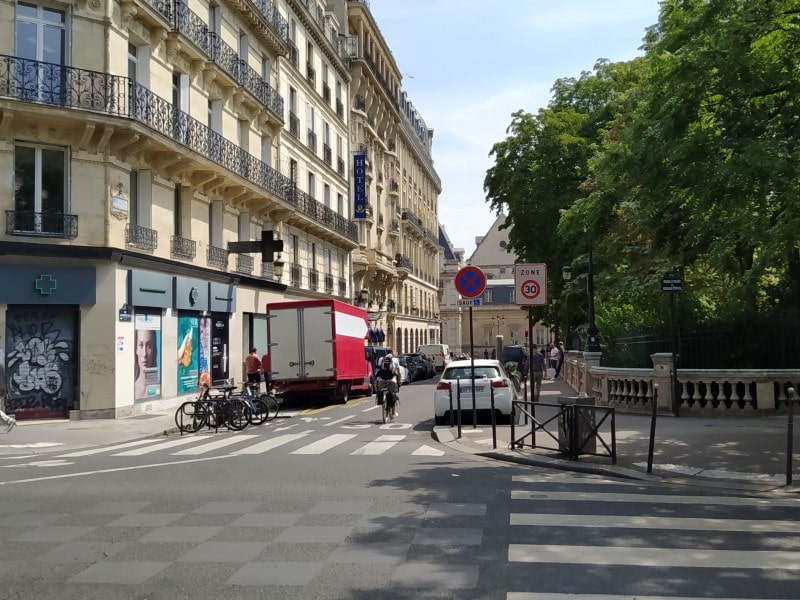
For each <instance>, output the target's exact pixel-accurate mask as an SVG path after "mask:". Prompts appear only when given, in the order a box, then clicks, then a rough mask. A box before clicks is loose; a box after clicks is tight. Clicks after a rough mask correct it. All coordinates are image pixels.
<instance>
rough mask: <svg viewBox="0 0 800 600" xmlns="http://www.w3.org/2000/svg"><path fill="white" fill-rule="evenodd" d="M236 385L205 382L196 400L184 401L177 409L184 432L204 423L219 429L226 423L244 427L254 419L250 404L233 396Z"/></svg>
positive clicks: (197, 429)
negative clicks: (207, 383) (212, 386)
mask: <svg viewBox="0 0 800 600" xmlns="http://www.w3.org/2000/svg"><path fill="white" fill-rule="evenodd" d="M235 389H236V386H234V385H230V384H223V385H220V386H217V387H214V388H210V387H209V386H207V385H203V386H201V388H200V392H199V393H198V396H197V398H196V399H195V400H189V401H187V402H184V403H183V404H181V405H180V406H179V407H178V409H177V410H176V411H175V424H176V425H177V426H178V430H179V431H180V432H181V433H196V432H197V431H200V430H201V429H203V428H204V427H209V428H213V429H214V430H218V429H219V428H220V427H227V428H228V429H230V430H232V431H241V430H242V429H244V428H245V427H247V425H248V424H249V423H250V422H251V420H252V410H251V408H250V405H248V403H247V402H245V400H244V399H243V398H242V397H241V396H234V395H233V390H235Z"/></svg>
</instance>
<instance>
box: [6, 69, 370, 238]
mask: <svg viewBox="0 0 800 600" xmlns="http://www.w3.org/2000/svg"><path fill="white" fill-rule="evenodd" d="M0 97H6V98H9V97H10V98H13V99H15V100H20V101H23V102H32V103H37V104H48V105H54V106H60V107H65V108H73V109H80V110H84V111H89V112H96V113H102V114H107V115H112V116H116V117H122V118H128V119H133V120H135V121H138V122H139V123H142V124H144V125H145V126H147V127H148V128H150V129H151V130H153V131H155V132H157V133H159V134H161V135H164V136H166V137H168V138H170V139H172V140H174V141H176V142H178V143H180V144H181V145H183V146H184V147H186V148H188V149H190V150H192V151H194V152H196V153H197V154H199V155H200V156H203V157H206V158H208V159H210V160H212V161H214V162H216V163H217V164H218V165H220V166H221V167H223V168H225V169H227V170H228V171H230V172H231V173H233V174H235V175H237V176H238V177H241V178H242V179H245V180H247V181H249V182H250V183H251V184H253V185H256V186H258V187H260V188H261V189H263V190H264V191H266V192H267V193H268V194H270V195H272V196H274V197H277V198H280V199H281V200H283V201H285V202H287V203H289V204H291V205H292V206H294V207H296V208H297V209H298V210H299V211H300V212H302V213H303V214H305V215H307V216H309V217H311V218H312V219H313V218H315V215H320V216H322V217H323V219H324V224H325V225H326V226H328V227H330V228H331V229H332V230H334V231H335V232H337V233H340V234H341V235H343V236H345V237H347V238H348V239H350V240H352V241H358V228H357V226H356V224H355V223H354V222H352V221H349V220H347V219H344V218H343V217H340V218H338V219H337V218H334V217H332V216H329V215H328V213H327V212H326V210H325V209H326V208H327V207H325V206H324V205H322V204H320V203H318V202H316V201H315V200H313V199H312V200H311V201H312V202H313V203H315V204H317V205H318V206H313V205H310V204H309V199H308V198H305V197H303V198H301V197H300V196H299V195H298V193H297V191H296V186H295V185H294V182H293V181H292V180H291V179H289V177H287V176H285V175H283V174H281V173H279V172H278V171H276V170H275V169H274V168H272V167H271V166H269V165H268V164H266V163H264V162H263V161H261V160H259V159H257V158H256V157H255V156H253V155H251V154H249V153H248V152H247V151H245V150H244V149H243V148H241V147H240V146H237V145H236V144H235V143H234V142H232V141H230V140H228V139H226V138H225V137H224V136H223V135H222V134H220V133H217V132H216V131H213V130H212V129H210V128H209V127H207V126H206V125H205V124H203V123H201V122H199V121H198V120H196V119H194V118H192V117H190V116H189V115H188V114H187V113H184V112H183V111H181V110H179V109H178V108H177V107H175V106H173V105H172V104H170V103H169V102H167V101H166V100H164V99H163V98H161V97H160V96H157V95H155V94H154V93H153V92H151V91H150V90H148V89H147V88H145V87H144V86H142V85H140V84H138V83H136V82H133V81H131V80H130V79H128V78H127V77H122V76H119V75H112V74H108V73H101V72H98V71H88V70H86V69H77V68H74V67H68V66H64V65H57V64H54V63H44V62H39V61H34V60H28V59H25V58H18V57H13V56H7V55H0ZM300 204H303V206H301V205H300ZM329 210H330V209H328V211H329Z"/></svg>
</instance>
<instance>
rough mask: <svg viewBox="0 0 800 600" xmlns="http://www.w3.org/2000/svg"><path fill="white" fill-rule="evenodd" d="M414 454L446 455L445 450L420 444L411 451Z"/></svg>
mask: <svg viewBox="0 0 800 600" xmlns="http://www.w3.org/2000/svg"><path fill="white" fill-rule="evenodd" d="M411 455H412V456H444V452H442V451H441V450H439V449H437V448H431V447H430V446H420V447H419V448H417V449H416V450H414V452H412V453H411Z"/></svg>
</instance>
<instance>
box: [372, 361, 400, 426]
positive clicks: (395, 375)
mask: <svg viewBox="0 0 800 600" xmlns="http://www.w3.org/2000/svg"><path fill="white" fill-rule="evenodd" d="M384 387H385V388H386V389H387V391H388V392H389V393H390V394H392V396H393V397H394V416H395V417H397V416H398V414H399V413H398V412H397V405H398V403H399V401H400V396H399V394H398V391H399V389H400V361H399V360H398V359H396V358H395V357H394V356H393V355H392V350H391V348H389V351H388V352H387V353H386V355H385V356H384V357H383V358H381V359H380V363H379V366H378V370H377V371H376V372H375V389H376V390H377V391H378V393H380V392H381V391H382V390H383V388H384Z"/></svg>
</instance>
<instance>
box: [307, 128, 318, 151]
mask: <svg viewBox="0 0 800 600" xmlns="http://www.w3.org/2000/svg"><path fill="white" fill-rule="evenodd" d="M306 140H307V142H306V144H307V145H308V147H309V148H310V149H311V151H312V152H316V151H317V134H316V133H314V132H313V131H311V130H310V129H309V130H308V132H307V137H306Z"/></svg>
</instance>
